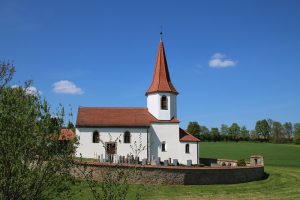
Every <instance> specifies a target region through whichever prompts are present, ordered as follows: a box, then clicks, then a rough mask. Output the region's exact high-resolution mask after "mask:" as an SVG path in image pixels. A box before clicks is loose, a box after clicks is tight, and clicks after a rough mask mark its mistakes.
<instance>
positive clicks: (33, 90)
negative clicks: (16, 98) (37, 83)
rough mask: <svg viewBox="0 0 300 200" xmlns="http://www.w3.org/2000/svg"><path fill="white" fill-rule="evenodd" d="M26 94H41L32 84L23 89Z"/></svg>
mask: <svg viewBox="0 0 300 200" xmlns="http://www.w3.org/2000/svg"><path fill="white" fill-rule="evenodd" d="M25 91H26V94H33V95H38V94H42V92H41V91H39V90H38V89H36V87H33V86H29V87H28V88H26V89H25Z"/></svg>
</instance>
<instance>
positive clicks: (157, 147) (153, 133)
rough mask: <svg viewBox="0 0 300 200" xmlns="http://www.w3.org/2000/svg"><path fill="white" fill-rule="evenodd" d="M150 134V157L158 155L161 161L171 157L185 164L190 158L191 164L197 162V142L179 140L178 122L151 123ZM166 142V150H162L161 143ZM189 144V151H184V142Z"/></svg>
mask: <svg viewBox="0 0 300 200" xmlns="http://www.w3.org/2000/svg"><path fill="white" fill-rule="evenodd" d="M149 135H150V152H149V155H150V158H151V157H152V156H154V157H155V158H157V157H160V159H161V161H163V160H168V159H169V158H171V160H172V161H173V159H178V161H179V163H182V164H185V165H186V164H187V160H192V163H193V164H197V163H198V154H197V151H198V149H197V143H196V142H180V141H179V124H178V123H153V124H152V125H151V127H150V128H149ZM162 142H165V143H166V151H164V152H163V151H162V149H161V144H162ZM187 143H189V144H190V153H185V144H187Z"/></svg>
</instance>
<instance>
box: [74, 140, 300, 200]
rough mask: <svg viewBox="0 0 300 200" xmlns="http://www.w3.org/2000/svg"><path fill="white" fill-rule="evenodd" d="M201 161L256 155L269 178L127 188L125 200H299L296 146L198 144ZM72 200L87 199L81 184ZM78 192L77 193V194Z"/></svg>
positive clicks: (298, 149)
mask: <svg viewBox="0 0 300 200" xmlns="http://www.w3.org/2000/svg"><path fill="white" fill-rule="evenodd" d="M200 151H201V157H217V158H227V159H241V158H244V159H246V160H248V159H249V156H250V155H255V154H260V155H263V156H264V159H265V171H266V172H267V173H269V174H270V176H269V178H268V179H266V180H262V181H256V182H250V183H242V184H232V185H199V186H181V185H180V186H168V185H162V186H161V185H159V186H157V185H156V186H154V185H153V186H144V187H143V186H138V185H133V186H131V188H130V193H129V196H128V199H135V195H134V194H135V191H136V190H139V191H142V194H143V198H142V199H178V200H179V199H278V200H279V199H293V200H294V199H300V146H299V145H298V146H296V145H291V144H266V143H246V142H245V143H244V142H239V143H235V142H228V143H227V142H216V143H214V142H202V143H201V149H200ZM74 190H76V191H78V192H77V193H76V197H75V199H91V196H90V193H89V190H88V188H87V186H86V185H85V184H80V185H77V186H76V187H74ZM79 191H80V192H79Z"/></svg>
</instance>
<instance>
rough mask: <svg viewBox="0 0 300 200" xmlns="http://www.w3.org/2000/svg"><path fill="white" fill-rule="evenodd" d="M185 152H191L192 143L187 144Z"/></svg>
mask: <svg viewBox="0 0 300 200" xmlns="http://www.w3.org/2000/svg"><path fill="white" fill-rule="evenodd" d="M185 153H190V145H189V144H186V145H185Z"/></svg>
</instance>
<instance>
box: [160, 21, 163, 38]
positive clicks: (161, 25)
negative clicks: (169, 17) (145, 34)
mask: <svg viewBox="0 0 300 200" xmlns="http://www.w3.org/2000/svg"><path fill="white" fill-rule="evenodd" d="M162 29H163V27H162V25H161V26H160V41H161V42H162V34H163V32H162Z"/></svg>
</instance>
